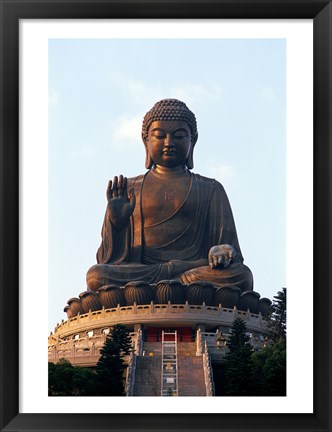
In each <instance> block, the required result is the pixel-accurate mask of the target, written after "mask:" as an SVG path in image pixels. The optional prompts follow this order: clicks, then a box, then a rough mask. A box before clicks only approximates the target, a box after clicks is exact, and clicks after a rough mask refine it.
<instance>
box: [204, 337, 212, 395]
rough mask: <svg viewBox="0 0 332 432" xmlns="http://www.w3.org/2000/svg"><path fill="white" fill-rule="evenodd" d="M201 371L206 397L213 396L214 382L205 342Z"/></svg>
mask: <svg viewBox="0 0 332 432" xmlns="http://www.w3.org/2000/svg"><path fill="white" fill-rule="evenodd" d="M203 370H204V381H205V390H206V396H214V382H213V372H212V367H211V358H210V355H209V351H208V347H207V343H206V341H205V344H204V353H203Z"/></svg>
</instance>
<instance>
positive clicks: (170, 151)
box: [163, 149, 176, 156]
mask: <svg viewBox="0 0 332 432" xmlns="http://www.w3.org/2000/svg"><path fill="white" fill-rule="evenodd" d="M163 154H164V155H166V156H170V155H175V154H176V150H168V149H167V150H163Z"/></svg>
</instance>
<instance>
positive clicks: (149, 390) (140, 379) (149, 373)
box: [133, 356, 161, 396]
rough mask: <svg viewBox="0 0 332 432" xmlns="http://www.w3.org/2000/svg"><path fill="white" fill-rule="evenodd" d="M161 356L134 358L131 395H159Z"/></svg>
mask: <svg viewBox="0 0 332 432" xmlns="http://www.w3.org/2000/svg"><path fill="white" fill-rule="evenodd" d="M160 370H161V356H158V357H150V356H148V357H145V356H138V357H137V358H136V373H135V383H134V392H133V396H160V393H161V385H160Z"/></svg>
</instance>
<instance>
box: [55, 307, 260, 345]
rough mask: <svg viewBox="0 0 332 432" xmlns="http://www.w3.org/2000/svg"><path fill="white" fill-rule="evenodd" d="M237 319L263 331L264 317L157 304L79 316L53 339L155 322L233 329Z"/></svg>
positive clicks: (63, 327)
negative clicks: (87, 331)
mask: <svg viewBox="0 0 332 432" xmlns="http://www.w3.org/2000/svg"><path fill="white" fill-rule="evenodd" d="M236 317H240V318H242V319H243V320H244V321H245V322H246V325H247V328H248V329H252V328H257V329H262V328H264V327H266V326H265V321H264V319H263V317H262V315H261V314H258V315H257V314H252V313H250V312H243V311H240V310H237V309H236V308H234V309H227V308H223V307H221V306H219V307H215V306H206V305H205V304H204V303H203V304H202V305H190V304H188V302H187V303H185V304H171V303H168V304H154V303H153V302H151V303H150V304H148V305H136V304H134V305H133V306H122V307H121V306H118V307H116V308H112V309H105V308H103V309H101V310H99V311H90V312H88V313H86V314H82V315H79V314H78V315H77V316H75V317H73V318H70V319H68V320H66V321H62V322H61V324H59V325H57V326H56V328H55V330H54V335H53V334H52V335H51V336H56V335H59V336H60V337H64V336H66V335H70V334H72V333H73V332H75V331H85V330H88V329H89V328H94V327H102V326H103V325H105V326H108V325H114V324H121V323H123V324H132V323H136V322H137V323H146V324H148V323H152V322H156V321H163V320H164V321H167V320H168V321H169V320H172V321H173V320H178V321H181V319H183V320H186V321H187V322H188V321H190V322H192V323H194V322H195V321H196V322H200V321H201V322H207V323H211V324H212V325H218V324H219V323H224V324H225V325H231V324H232V322H233V320H234V319H235V318H236Z"/></svg>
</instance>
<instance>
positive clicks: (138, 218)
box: [87, 99, 253, 292]
mask: <svg viewBox="0 0 332 432" xmlns="http://www.w3.org/2000/svg"><path fill="white" fill-rule="evenodd" d="M142 138H143V142H144V145H145V149H146V163H145V166H146V168H147V170H148V171H147V172H146V173H145V174H143V175H139V176H137V177H134V178H128V179H127V178H126V177H123V176H122V175H120V176H119V177H114V180H113V181H109V183H108V187H107V193H106V195H107V209H106V214H105V218H104V223H103V227H102V233H101V235H102V242H101V245H100V247H99V249H98V251H97V263H98V264H96V265H94V266H92V267H91V268H90V269H89V271H88V273H87V285H88V289H89V290H93V291H97V290H98V289H99V288H101V287H102V286H105V285H109V284H113V285H117V286H119V287H122V286H124V285H126V284H127V283H128V282H130V281H142V282H146V283H147V284H156V283H157V282H159V281H160V280H178V281H181V282H182V283H183V284H190V283H192V282H194V281H206V282H210V283H212V284H213V285H214V286H215V287H216V288H218V287H232V286H234V287H239V288H240V290H241V291H242V292H244V291H252V290H253V277H252V273H251V271H250V269H249V268H248V267H247V266H245V265H244V264H243V257H242V253H241V250H240V246H239V242H238V238H237V234H236V229H235V224H234V219H233V215H232V210H231V207H230V204H229V201H228V198H227V195H226V192H225V190H224V188H223V186H222V185H221V184H220V183H219V182H218V181H216V180H214V179H210V178H207V177H203V176H201V175H198V174H194V173H193V172H192V171H191V169H192V168H193V151H194V146H195V144H196V141H197V138H198V133H197V124H196V118H195V115H194V114H193V113H192V112H191V111H190V110H189V109H188V108H187V106H186V105H185V104H184V103H183V102H181V101H179V100H177V99H163V100H161V101H159V102H157V103H156V104H155V105H154V106H153V107H152V108H151V110H150V111H148V112H147V114H146V115H145V117H144V120H143V127H142Z"/></svg>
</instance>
